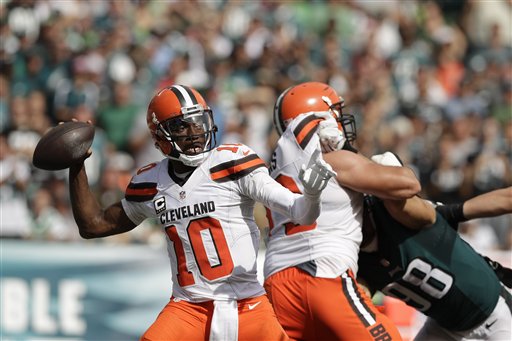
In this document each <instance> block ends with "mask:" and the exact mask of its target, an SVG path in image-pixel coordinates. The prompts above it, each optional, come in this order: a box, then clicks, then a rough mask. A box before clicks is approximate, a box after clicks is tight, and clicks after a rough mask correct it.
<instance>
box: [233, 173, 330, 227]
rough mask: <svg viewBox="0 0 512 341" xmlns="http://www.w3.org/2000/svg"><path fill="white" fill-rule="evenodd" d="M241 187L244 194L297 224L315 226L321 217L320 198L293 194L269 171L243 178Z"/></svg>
mask: <svg viewBox="0 0 512 341" xmlns="http://www.w3.org/2000/svg"><path fill="white" fill-rule="evenodd" d="M240 187H241V190H242V193H243V194H245V195H247V196H248V197H250V198H252V199H253V200H255V201H258V202H261V203H262V204H263V205H265V206H266V207H268V208H269V209H270V210H272V211H277V212H279V213H281V214H283V215H285V216H287V217H289V218H290V220H291V221H293V222H294V223H296V224H300V225H310V224H313V223H314V222H315V220H316V219H317V218H318V216H319V215H320V196H309V195H301V194H296V193H292V192H291V191H290V190H288V189H287V188H285V187H283V186H282V185H281V184H280V183H278V182H277V181H275V180H274V179H272V177H271V176H270V175H268V172H267V170H264V169H258V170H256V171H254V172H252V173H251V174H249V175H247V176H245V177H243V178H242V179H240Z"/></svg>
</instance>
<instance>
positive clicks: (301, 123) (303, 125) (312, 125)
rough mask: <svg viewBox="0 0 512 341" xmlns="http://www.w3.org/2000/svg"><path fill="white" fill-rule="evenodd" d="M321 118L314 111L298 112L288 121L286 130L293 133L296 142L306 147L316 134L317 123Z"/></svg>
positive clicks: (303, 147)
mask: <svg viewBox="0 0 512 341" xmlns="http://www.w3.org/2000/svg"><path fill="white" fill-rule="evenodd" d="M320 121H322V118H319V117H317V116H316V115H315V114H314V113H305V114H300V115H299V116H297V117H296V118H294V119H293V121H292V122H290V125H289V126H288V128H287V130H289V133H291V134H293V138H294V139H295V140H296V141H297V144H298V145H299V146H300V147H301V148H302V149H306V146H307V145H308V143H309V142H310V141H311V139H312V138H313V136H315V134H316V130H317V126H318V123H320Z"/></svg>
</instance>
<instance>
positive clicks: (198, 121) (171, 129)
mask: <svg viewBox="0 0 512 341" xmlns="http://www.w3.org/2000/svg"><path fill="white" fill-rule="evenodd" d="M216 131H217V127H216V126H215V124H214V121H213V113H212V111H211V110H210V109H209V108H204V107H203V106H202V105H201V104H195V105H193V106H189V107H182V108H181V115H178V116H175V117H173V118H170V119H168V120H165V121H164V122H161V123H159V124H158V125H157V129H156V133H157V135H158V137H159V138H161V139H163V140H165V141H167V142H169V143H170V145H171V146H172V148H171V150H170V153H169V154H168V155H166V156H167V157H169V158H170V159H173V160H176V161H180V162H182V163H183V164H184V165H186V166H190V167H197V166H198V165H200V164H201V163H202V162H203V161H204V160H205V159H206V157H207V156H208V155H209V152H210V151H211V150H212V149H213V148H215V145H216V144H217V140H216V135H215V133H216ZM180 145H181V146H180ZM183 149H184V150H183Z"/></svg>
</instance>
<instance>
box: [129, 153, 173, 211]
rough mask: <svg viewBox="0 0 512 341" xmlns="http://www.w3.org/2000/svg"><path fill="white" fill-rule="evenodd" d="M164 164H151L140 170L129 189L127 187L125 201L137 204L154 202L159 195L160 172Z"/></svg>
mask: <svg viewBox="0 0 512 341" xmlns="http://www.w3.org/2000/svg"><path fill="white" fill-rule="evenodd" d="M163 163H164V162H163V161H161V162H159V163H150V164H149V165H146V166H144V167H141V168H139V170H138V171H137V173H136V174H135V175H134V176H133V177H132V178H131V180H130V183H129V184H128V187H126V191H125V199H126V200H127V201H135V202H144V201H148V200H152V199H153V198H154V197H155V195H156V194H157V193H158V189H157V185H158V183H157V179H158V171H159V170H160V167H162V164H163Z"/></svg>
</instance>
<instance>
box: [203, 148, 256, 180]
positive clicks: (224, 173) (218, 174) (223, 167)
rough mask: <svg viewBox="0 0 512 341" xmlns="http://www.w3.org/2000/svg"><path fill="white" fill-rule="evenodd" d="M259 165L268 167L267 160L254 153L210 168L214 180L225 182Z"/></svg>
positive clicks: (238, 177) (235, 178)
mask: <svg viewBox="0 0 512 341" xmlns="http://www.w3.org/2000/svg"><path fill="white" fill-rule="evenodd" d="M259 167H266V165H265V162H264V161H263V160H262V159H260V158H259V157H258V156H257V155H256V154H252V155H249V156H247V157H245V158H242V159H239V160H233V161H229V162H225V163H222V164H220V165H218V166H215V167H213V168H211V169H210V173H211V178H212V180H214V181H217V182H223V181H229V180H237V179H240V178H242V177H244V176H245V175H247V174H249V173H250V172H252V171H253V170H255V169H257V168H259Z"/></svg>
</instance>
